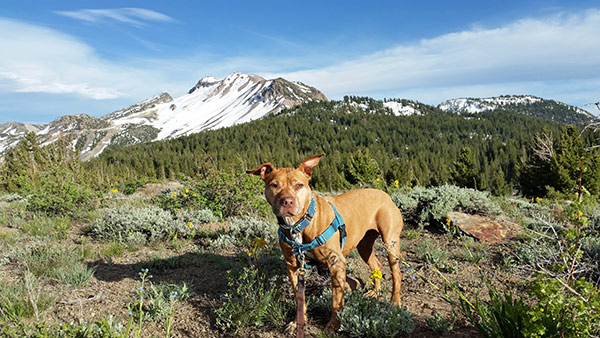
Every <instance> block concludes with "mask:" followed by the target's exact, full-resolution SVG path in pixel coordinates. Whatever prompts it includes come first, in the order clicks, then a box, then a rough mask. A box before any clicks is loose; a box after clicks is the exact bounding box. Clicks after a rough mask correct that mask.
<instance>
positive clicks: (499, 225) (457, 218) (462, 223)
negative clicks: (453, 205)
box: [446, 211, 522, 243]
mask: <svg viewBox="0 0 600 338" xmlns="http://www.w3.org/2000/svg"><path fill="white" fill-rule="evenodd" d="M446 218H448V219H450V220H451V221H452V223H454V224H455V225H456V226H457V227H458V228H459V229H460V230H462V231H463V232H465V233H467V234H469V235H471V236H473V237H475V238H477V239H479V240H480V241H482V242H489V243H499V242H503V241H504V240H506V239H508V238H511V237H513V236H514V235H516V234H517V233H518V232H519V231H521V229H522V228H521V226H520V225H519V224H517V223H515V222H513V221H511V220H508V219H506V218H504V217H501V216H495V217H491V216H481V215H469V214H465V213H462V212H454V211H453V212H449V213H448V214H447V215H446Z"/></svg>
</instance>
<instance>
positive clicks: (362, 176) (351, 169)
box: [345, 148, 379, 186]
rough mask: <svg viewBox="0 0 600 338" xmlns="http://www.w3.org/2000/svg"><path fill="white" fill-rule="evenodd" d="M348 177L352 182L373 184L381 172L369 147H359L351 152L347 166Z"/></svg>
mask: <svg viewBox="0 0 600 338" xmlns="http://www.w3.org/2000/svg"><path fill="white" fill-rule="evenodd" d="M345 172H346V179H347V180H348V182H350V183H351V184H358V185H361V186H362V185H368V184H372V183H373V182H374V181H375V179H376V177H377V176H378V173H379V166H378V165H377V161H375V159H373V158H371V153H370V152H369V148H365V150H364V151H363V150H362V149H358V150H357V151H356V152H355V153H354V154H351V155H350V157H349V159H348V164H347V166H346V170H345Z"/></svg>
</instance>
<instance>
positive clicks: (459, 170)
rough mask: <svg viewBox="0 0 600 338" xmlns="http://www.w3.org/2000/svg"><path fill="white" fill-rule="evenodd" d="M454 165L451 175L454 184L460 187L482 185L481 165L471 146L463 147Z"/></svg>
mask: <svg viewBox="0 0 600 338" xmlns="http://www.w3.org/2000/svg"><path fill="white" fill-rule="evenodd" d="M453 165H454V168H452V169H451V171H450V176H451V178H452V181H453V182H454V184H456V185H457V186H459V187H465V188H472V189H477V188H478V187H481V179H480V177H479V165H478V164H477V162H476V161H475V157H474V156H473V152H472V151H471V148H469V147H463V148H462V150H461V151H460V155H459V156H458V159H457V160H456V161H454V162H453Z"/></svg>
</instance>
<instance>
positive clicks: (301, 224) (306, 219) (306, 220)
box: [279, 195, 317, 232]
mask: <svg viewBox="0 0 600 338" xmlns="http://www.w3.org/2000/svg"><path fill="white" fill-rule="evenodd" d="M316 210H317V200H316V198H315V196H314V195H313V197H312V199H311V200H310V204H309V205H308V210H306V213H305V214H304V216H302V218H300V219H299V220H298V222H296V223H295V224H294V225H287V224H285V223H284V222H283V221H282V220H279V227H280V228H284V229H286V230H290V229H293V230H294V231H297V232H300V231H302V230H304V228H306V227H307V226H308V225H309V224H310V222H311V221H312V219H313V217H315V212H316Z"/></svg>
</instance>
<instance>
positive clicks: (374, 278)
mask: <svg viewBox="0 0 600 338" xmlns="http://www.w3.org/2000/svg"><path fill="white" fill-rule="evenodd" d="M369 278H370V279H369V284H373V283H374V282H376V281H378V280H380V279H381V278H383V274H382V273H381V270H377V269H375V270H373V271H371V276H369Z"/></svg>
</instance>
